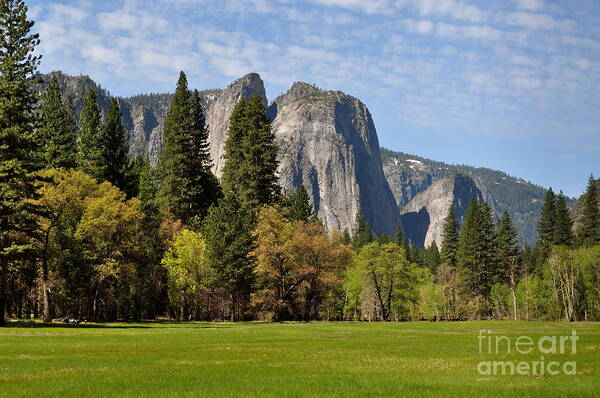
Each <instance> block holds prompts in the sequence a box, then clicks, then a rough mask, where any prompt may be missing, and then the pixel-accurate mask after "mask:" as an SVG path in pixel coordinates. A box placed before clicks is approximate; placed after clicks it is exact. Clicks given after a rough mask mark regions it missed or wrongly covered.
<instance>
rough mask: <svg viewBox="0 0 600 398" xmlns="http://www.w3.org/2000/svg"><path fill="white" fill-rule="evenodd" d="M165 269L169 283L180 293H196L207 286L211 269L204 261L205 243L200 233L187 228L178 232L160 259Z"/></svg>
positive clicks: (210, 277)
mask: <svg viewBox="0 0 600 398" xmlns="http://www.w3.org/2000/svg"><path fill="white" fill-rule="evenodd" d="M162 265H163V266H164V267H165V269H166V270H167V274H168V278H169V284H170V286H171V287H172V288H173V289H175V290H176V291H177V292H180V293H182V294H193V293H196V292H197V291H198V290H199V289H200V288H202V287H206V286H209V285H210V283H211V281H212V279H213V270H212V269H211V268H210V267H209V265H208V263H207V261H206V243H205V242H204V239H203V237H202V234H200V233H198V232H194V231H190V230H189V229H184V230H182V231H180V232H178V233H177V234H176V235H175V237H174V241H173V246H171V248H169V250H167V253H166V254H165V257H164V258H163V260H162Z"/></svg>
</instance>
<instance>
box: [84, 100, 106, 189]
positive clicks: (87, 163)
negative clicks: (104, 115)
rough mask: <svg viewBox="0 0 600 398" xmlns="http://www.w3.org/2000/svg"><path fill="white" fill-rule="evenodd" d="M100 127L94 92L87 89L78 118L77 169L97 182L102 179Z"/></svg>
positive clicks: (98, 110) (102, 164)
mask: <svg viewBox="0 0 600 398" xmlns="http://www.w3.org/2000/svg"><path fill="white" fill-rule="evenodd" d="M101 127H102V126H101V124H100V109H98V103H97V100H96V92H95V91H94V90H93V89H89V91H88V92H87V95H86V96H85V99H84V101H83V108H81V115H80V117H79V132H78V136H77V144H78V154H77V167H78V168H79V169H80V170H81V171H83V172H84V173H86V174H88V175H90V176H92V177H94V178H95V179H96V180H98V181H102V180H103V178H104V163H103V159H102V147H103V142H102V137H101V131H100V129H101Z"/></svg>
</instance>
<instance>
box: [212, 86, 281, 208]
mask: <svg viewBox="0 0 600 398" xmlns="http://www.w3.org/2000/svg"><path fill="white" fill-rule="evenodd" d="M229 120H230V122H229V131H228V136H227V140H226V141H225V159H226V161H225V166H224V167H223V178H222V182H223V188H224V189H225V190H226V191H231V192H235V193H236V194H237V195H238V196H239V197H240V200H242V201H243V202H244V203H247V204H248V205H250V206H251V207H253V208H254V207H256V206H259V205H262V204H271V203H274V202H275V200H276V199H277V196H278V194H279V187H278V186H277V176H276V175H275V173H276V171H277V165H278V162H277V145H276V143H275V135H274V134H273V132H272V131H271V123H270V122H269V120H268V119H267V117H266V109H265V105H264V104H263V101H262V99H261V98H260V97H259V96H253V97H252V98H250V100H248V101H246V100H244V99H241V100H240V101H239V102H238V103H237V105H236V106H235V108H234V110H233V112H232V113H231V117H230V119H229Z"/></svg>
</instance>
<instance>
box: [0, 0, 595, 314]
mask: <svg viewBox="0 0 600 398" xmlns="http://www.w3.org/2000/svg"><path fill="white" fill-rule="evenodd" d="M26 12H27V7H26V5H25V4H24V2H23V1H22V0H1V1H0V41H1V43H0V44H1V48H2V51H0V73H1V75H0V199H1V200H0V226H1V230H0V323H4V321H5V319H6V317H11V318H19V319H30V318H32V317H33V318H38V317H41V318H42V319H43V320H44V321H45V322H49V321H52V320H53V319H62V320H75V321H84V320H87V321H115V320H119V321H129V320H142V319H157V318H170V319H179V320H182V321H185V320H230V321H238V320H250V319H261V320H276V321H284V320H303V321H309V320H314V319H326V320H383V321H387V320H407V319H435V320H442V319H446V320H450V319H477V318H491V317H494V318H508V317H510V318H514V319H519V318H520V319H566V320H576V319H598V317H599V314H598V301H599V294H600V293H599V292H600V289H599V285H598V280H599V278H600V271H599V264H598V259H599V258H600V256H599V254H600V253H599V249H598V245H599V244H600V232H599V231H600V227H599V225H600V215H599V214H598V203H597V201H598V199H597V197H596V196H595V195H596V194H595V191H594V189H593V186H594V184H596V183H597V181H595V180H593V178H592V179H591V180H590V186H592V189H588V192H587V193H586V196H585V203H584V210H583V215H582V217H581V219H580V220H578V227H577V228H576V232H577V233H576V234H574V230H575V229H574V227H573V222H572V220H571V217H570V214H569V211H568V208H567V207H566V201H565V198H564V196H563V195H558V196H555V195H554V194H553V192H552V191H551V190H549V191H548V196H547V198H546V204H545V206H544V215H543V217H542V220H541V221H540V227H539V234H540V241H539V242H538V244H537V245H536V247H535V248H533V249H532V248H528V247H526V248H524V249H521V248H520V247H519V245H518V242H517V239H516V232H515V230H514V227H513V226H512V223H511V220H510V217H509V216H508V213H506V212H505V213H504V215H503V217H502V219H501V220H500V223H499V225H498V226H496V224H497V223H496V220H495V218H494V215H493V212H492V211H491V209H490V208H489V206H488V205H487V204H485V203H477V202H473V203H471V206H470V207H469V211H468V212H467V214H466V216H465V219H464V221H463V222H462V227H459V220H457V219H456V216H455V213H454V210H453V209H452V208H450V209H449V215H448V217H447V219H446V220H445V225H444V234H443V242H442V245H441V251H440V250H439V249H438V247H437V245H436V244H435V242H434V243H433V244H432V245H431V246H430V247H429V248H427V249H422V248H419V247H417V246H416V245H413V244H412V243H411V242H409V241H407V239H406V238H405V236H404V234H403V232H402V227H401V226H400V225H399V226H398V230H397V233H396V236H394V237H389V236H387V235H382V236H379V237H376V236H375V235H374V234H373V232H372V230H371V227H370V225H369V224H368V223H367V222H366V220H364V218H363V217H362V215H361V214H360V213H359V214H358V215H357V219H356V222H355V228H354V230H352V231H343V232H339V231H328V230H326V229H325V227H324V225H323V223H322V222H321V221H320V220H319V219H318V217H317V216H316V214H315V212H314V210H313V208H312V206H311V204H310V198H309V195H308V193H307V191H306V189H305V188H304V187H303V186H301V187H299V189H298V191H297V192H282V191H281V189H280V187H279V186H278V184H277V175H276V171H277V167H278V163H277V145H276V142H275V137H274V134H273V132H272V130H271V125H270V122H269V120H268V119H267V118H266V116H265V113H266V109H265V105H264V104H263V102H262V100H261V99H260V98H259V97H252V98H249V99H241V100H240V101H239V103H238V104H237V105H236V106H235V108H234V110H233V112H232V114H231V117H230V127H229V130H228V137H227V140H226V142H225V165H224V168H223V175H222V178H221V180H220V181H219V179H217V177H216V176H215V175H214V174H213V173H212V171H211V159H210V155H209V141H208V134H209V131H208V129H207V126H206V122H205V117H204V110H203V107H202V99H201V96H200V94H199V93H198V91H195V90H190V89H189V88H188V83H187V79H186V76H185V74H184V73H183V72H181V74H180V76H179V80H178V82H177V86H176V90H175V93H174V95H173V97H172V100H171V104H170V108H169V110H168V113H167V115H166V118H165V121H164V130H163V146H162V152H161V153H160V155H159V162H158V165H157V167H151V165H150V164H149V162H148V161H147V159H145V158H142V157H136V158H131V157H130V155H129V150H128V136H127V132H126V130H125V129H124V127H123V124H122V120H121V113H120V109H119V102H118V101H117V100H116V99H113V100H112V101H111V104H110V106H109V108H108V111H107V113H106V115H104V116H103V115H102V114H101V112H100V110H99V107H98V103H97V98H96V95H95V92H94V91H93V90H90V91H89V92H88V93H87V94H86V97H85V100H84V104H83V108H82V110H81V114H80V116H79V119H78V122H76V120H77V119H76V118H75V115H74V110H73V104H72V101H71V100H70V99H69V98H63V97H62V95H61V91H60V88H59V84H58V81H57V80H56V78H54V79H52V80H51V81H50V83H49V85H48V87H47V89H46V90H45V92H44V93H43V94H42V95H41V96H38V94H36V93H35V90H34V87H35V85H36V84H37V81H36V77H35V76H36V75H35V72H36V69H37V67H38V65H39V63H40V58H39V57H37V56H35V55H34V50H35V47H36V46H37V45H38V43H39V38H38V35H37V34H32V33H31V28H32V26H33V22H32V21H29V20H27V16H26ZM594 209H595V210H594Z"/></svg>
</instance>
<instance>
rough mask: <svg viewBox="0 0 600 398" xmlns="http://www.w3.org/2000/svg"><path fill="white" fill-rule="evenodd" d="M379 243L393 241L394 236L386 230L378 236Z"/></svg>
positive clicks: (383, 243)
mask: <svg viewBox="0 0 600 398" xmlns="http://www.w3.org/2000/svg"><path fill="white" fill-rule="evenodd" d="M377 243H379V244H380V245H385V244H387V243H392V238H391V237H390V236H389V235H388V234H386V233H385V232H384V233H382V234H381V235H379V236H378V237H377Z"/></svg>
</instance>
